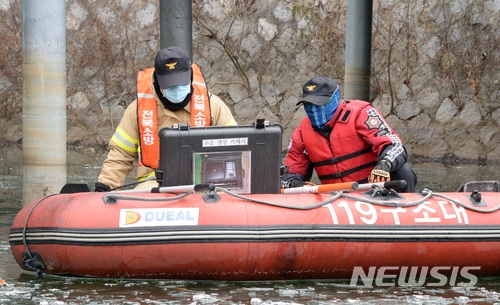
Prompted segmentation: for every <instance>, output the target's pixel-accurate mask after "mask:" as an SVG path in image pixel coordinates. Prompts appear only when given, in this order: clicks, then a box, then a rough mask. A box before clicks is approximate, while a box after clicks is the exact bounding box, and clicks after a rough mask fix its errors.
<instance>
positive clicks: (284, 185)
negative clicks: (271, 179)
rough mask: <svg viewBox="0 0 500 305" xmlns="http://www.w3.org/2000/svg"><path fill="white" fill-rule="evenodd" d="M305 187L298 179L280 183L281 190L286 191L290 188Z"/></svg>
mask: <svg viewBox="0 0 500 305" xmlns="http://www.w3.org/2000/svg"><path fill="white" fill-rule="evenodd" d="M304 185H305V182H304V181H302V180H299V179H291V180H286V181H281V188H282V189H288V188H292V187H302V186H304Z"/></svg>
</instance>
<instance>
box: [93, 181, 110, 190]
mask: <svg viewBox="0 0 500 305" xmlns="http://www.w3.org/2000/svg"><path fill="white" fill-rule="evenodd" d="M110 190H111V188H110V187H109V186H107V185H106V184H104V183H101V182H99V181H98V182H96V183H95V191H96V192H109V191H110Z"/></svg>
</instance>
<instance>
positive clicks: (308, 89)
mask: <svg viewBox="0 0 500 305" xmlns="http://www.w3.org/2000/svg"><path fill="white" fill-rule="evenodd" d="M337 87H338V85H337V83H335V82H334V81H333V80H332V79H331V78H328V77H323V76H316V77H314V78H312V79H311V80H309V81H307V83H305V84H304V86H303V87H302V98H301V99H300V101H299V102H298V103H297V105H299V104H300V103H304V102H309V103H311V104H314V105H318V106H323V105H324V104H326V102H328V100H329V99H330V97H331V96H332V95H333V93H334V92H335V90H337Z"/></svg>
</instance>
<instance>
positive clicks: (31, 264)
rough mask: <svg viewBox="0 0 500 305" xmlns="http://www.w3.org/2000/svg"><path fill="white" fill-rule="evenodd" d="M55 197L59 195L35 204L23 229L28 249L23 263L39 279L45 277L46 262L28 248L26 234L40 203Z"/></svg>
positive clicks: (44, 198) (24, 243)
mask: <svg viewBox="0 0 500 305" xmlns="http://www.w3.org/2000/svg"><path fill="white" fill-rule="evenodd" d="M55 195H57V194H52V195H49V196H46V197H43V198H42V199H40V200H39V201H38V202H37V203H36V204H34V205H33V207H32V208H31V210H29V212H28V215H27V216H26V220H25V222H24V227H23V245H24V248H26V254H25V253H23V260H22V263H23V265H24V266H25V267H26V268H28V269H31V270H33V271H35V272H36V273H37V274H38V277H40V278H41V277H43V274H42V270H41V269H45V268H46V267H45V264H44V262H43V260H42V257H41V256H40V254H38V253H33V252H31V250H30V248H29V246H28V241H27V239H26V233H27V230H28V221H29V219H30V217H31V213H33V211H34V210H35V208H36V207H37V206H38V205H39V204H40V203H42V201H44V200H46V199H47V198H50V197H52V196H55Z"/></svg>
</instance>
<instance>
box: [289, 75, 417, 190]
mask: <svg viewBox="0 0 500 305" xmlns="http://www.w3.org/2000/svg"><path fill="white" fill-rule="evenodd" d="M302 92H303V97H302V99H301V100H300V101H299V102H298V103H297V105H300V104H303V105H304V110H305V111H306V113H307V117H306V118H304V119H303V120H302V122H301V123H300V125H299V126H298V127H297V128H296V129H295V130H294V131H293V133H292V139H291V141H290V145H289V146H288V153H287V155H286V157H285V161H284V165H285V166H286V167H287V168H288V171H287V173H285V175H284V176H283V180H282V186H283V187H300V186H303V185H304V183H305V181H307V180H310V178H311V176H312V170H313V169H314V170H316V173H317V174H318V178H319V179H320V181H321V183H322V184H327V183H340V182H358V183H367V182H370V183H374V182H383V181H390V180H391V179H392V180H405V181H406V183H407V185H406V187H404V188H402V189H397V191H400V192H414V191H415V186H416V184H417V176H416V174H415V172H414V171H413V169H412V168H411V167H410V166H409V165H408V164H407V163H406V162H407V161H408V155H407V153H406V149H405V148H404V146H403V143H402V141H401V139H400V137H399V136H398V134H397V133H396V132H394V130H393V129H392V128H391V127H390V126H389V124H387V122H386V121H385V119H384V117H383V116H382V115H381V114H380V112H379V111H378V110H377V109H375V108H374V107H372V106H371V104H370V103H368V102H365V101H360V100H351V101H343V100H342V99H340V88H339V86H338V85H337V84H336V83H335V82H334V81H333V80H332V79H330V78H327V77H314V78H312V79H311V80H309V81H308V82H306V83H305V84H304V86H303V88H302Z"/></svg>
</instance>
